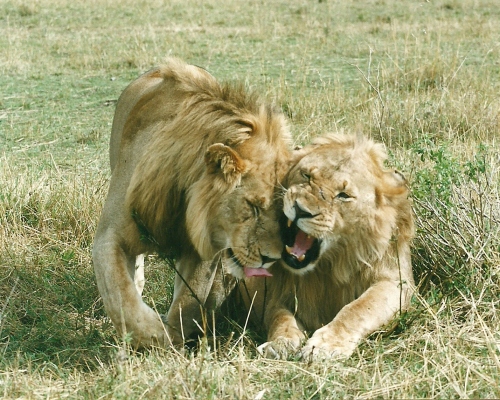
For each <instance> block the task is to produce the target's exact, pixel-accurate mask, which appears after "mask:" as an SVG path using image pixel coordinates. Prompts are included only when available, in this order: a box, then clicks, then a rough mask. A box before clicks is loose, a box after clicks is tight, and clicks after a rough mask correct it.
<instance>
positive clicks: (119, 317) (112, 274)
mask: <svg viewBox="0 0 500 400" xmlns="http://www.w3.org/2000/svg"><path fill="white" fill-rule="evenodd" d="M118 243H119V240H118V239H117V235H115V234H114V233H113V232H112V230H105V229H100V230H99V229H98V232H97V235H96V238H95V244H94V248H93V259H94V270H95V275H96V280H97V286H98V289H99V292H100V294H101V297H102V300H103V303H104V308H105V309H106V313H107V314H108V316H109V317H110V318H111V320H112V321H113V324H114V326H115V328H116V330H117V331H118V333H119V334H120V335H125V334H131V335H132V343H133V345H134V346H137V347H141V346H150V345H159V346H167V345H169V343H170V340H169V337H168V333H167V330H166V329H165V327H164V325H163V323H162V322H161V319H160V318H159V316H158V314H157V313H156V312H155V311H153V310H152V309H151V308H150V307H148V306H147V305H146V304H145V303H144V302H143V301H142V298H141V295H140V293H139V291H138V288H136V285H135V283H134V279H133V277H134V270H135V268H136V257H135V255H129V254H127V252H126V250H124V249H123V248H122V247H121V246H120V245H119V244H118Z"/></svg>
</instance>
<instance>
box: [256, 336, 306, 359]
mask: <svg viewBox="0 0 500 400" xmlns="http://www.w3.org/2000/svg"><path fill="white" fill-rule="evenodd" d="M299 347H300V343H294V341H293V340H291V339H287V338H284V337H280V338H277V339H275V340H273V341H271V342H266V343H263V344H261V345H260V346H259V347H257V351H258V352H259V354H260V355H261V356H263V357H265V358H269V359H272V360H287V359H288V358H289V357H294V356H296V355H297V352H298V349H299Z"/></svg>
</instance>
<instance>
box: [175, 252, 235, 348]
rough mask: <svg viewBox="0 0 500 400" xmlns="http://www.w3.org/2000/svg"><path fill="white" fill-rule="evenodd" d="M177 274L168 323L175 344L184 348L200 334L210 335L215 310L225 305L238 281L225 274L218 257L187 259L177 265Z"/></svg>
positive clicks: (190, 257)
mask: <svg viewBox="0 0 500 400" xmlns="http://www.w3.org/2000/svg"><path fill="white" fill-rule="evenodd" d="M176 273H177V276H176V278H175V287H174V298H173V300H172V304H171V306H170V309H169V311H168V314H167V317H166V324H167V326H168V327H169V329H170V330H169V332H172V334H173V336H172V341H173V343H174V344H175V345H181V344H183V343H184V342H185V341H186V340H188V339H190V338H192V337H193V336H195V335H196V334H198V335H206V334H207V330H208V328H209V326H208V323H209V322H211V321H209V318H211V311H213V310H217V309H218V308H219V307H220V306H221V304H222V303H223V302H224V300H225V299H226V298H227V296H228V295H229V293H230V292H231V290H232V289H233V288H234V286H235V283H236V280H235V279H234V278H232V277H228V276H226V275H224V273H223V270H222V266H221V263H220V260H219V258H218V257H217V258H215V259H214V260H213V261H201V259H200V258H199V257H198V256H197V255H195V254H191V255H185V256H183V257H182V258H181V259H180V260H179V261H178V262H177V264H176ZM210 326H211V324H210Z"/></svg>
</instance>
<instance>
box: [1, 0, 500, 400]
mask: <svg viewBox="0 0 500 400" xmlns="http://www.w3.org/2000/svg"><path fill="white" fill-rule="evenodd" d="M167 55H175V56H178V57H181V58H183V59H185V60H187V61H188V62H191V63H194V64H197V65H200V66H203V67H205V68H207V69H208V70H209V71H211V72H212V73H213V74H214V75H215V76H216V77H217V78H219V79H220V80H238V81H243V82H245V83H246V85H247V86H248V87H250V88H253V89H255V90H258V91H259V92H260V93H262V95H263V96H265V97H267V98H268V99H269V100H271V101H274V102H275V103H276V104H278V105H279V106H281V107H282V108H283V110H284V111H285V112H286V114H287V115H288V117H289V119H290V123H291V126H292V131H293V134H294V137H295V140H296V142H297V143H306V142H308V141H309V140H310V138H311V137H313V136H314V135H317V134H320V133H322V132H326V131H337V130H340V129H346V130H358V131H362V132H364V133H365V134H366V135H369V136H371V137H373V138H375V139H377V140H380V141H382V142H384V143H385V144H386V146H387V147H388V148H389V149H390V155H391V157H390V163H391V164H392V165H395V166H397V167H398V168H399V169H401V170H402V171H403V172H404V173H405V174H406V176H407V178H409V180H410V181H411V187H412V197H413V199H414V209H415V213H416V215H417V228H418V231H417V237H416V239H415V242H414V266H415V275H416V278H417V280H418V282H419V284H420V290H419V295H418V296H416V297H415V299H414V301H413V307H412V309H411V310H410V312H409V313H408V314H407V315H406V316H404V317H403V318H402V319H401V320H400V321H399V322H400V323H399V325H398V326H397V328H396V329H392V330H388V331H385V332H379V333H376V334H374V335H372V336H371V337H370V338H368V339H367V340H366V341H364V342H363V343H361V345H360V346H359V349H358V351H357V352H356V353H355V354H354V355H353V356H352V357H351V358H350V359H349V360H346V361H338V360H337V361H326V362H317V363H314V364H306V363H303V362H300V361H293V360H290V361H270V360H265V359H261V358H260V357H258V356H257V354H256V350H255V345H256V344H259V343H260V342H261V341H262V340H263V338H261V337H258V336H256V335H255V334H253V333H252V331H251V330H247V331H246V330H244V329H243V327H241V326H237V325H233V326H231V325H230V326H229V327H227V326H226V327H223V328H221V329H223V332H226V333H229V332H231V331H232V332H234V334H233V335H232V336H231V335H226V338H222V339H219V340H214V338H212V337H208V338H206V339H205V340H204V341H202V342H201V344H200V347H199V351H197V352H188V353H186V354H180V353H177V352H173V351H161V350H151V351H145V352H141V353H134V352H133V351H131V350H130V349H129V348H128V347H127V346H126V344H124V343H122V342H121V341H120V340H119V339H117V338H116V337H115V335H114V330H113V328H112V326H111V324H110V322H109V320H108V319H107V318H106V316H105V314H104V310H103V307H102V303H101V301H100V299H99V295H98V292H97V289H96V285H95V282H94V277H93V270H92V263H91V246H92V239H93V234H94V231H95V228H96V223H97V220H98V216H99V214H100V209H101V206H102V204H103V200H104V196H105V194H106V191H107V186H108V181H109V175H110V174H109V166H108V155H107V151H108V138H109V132H110V128H111V121H112V116H113V111H114V105H115V102H116V99H117V98H118V96H119V94H120V92H121V91H122V90H123V89H124V87H125V86H126V85H127V83H128V82H130V81H131V80H132V79H134V78H135V77H137V76H138V75H139V74H140V73H142V72H144V71H146V70H147V69H149V68H151V67H152V66H154V65H156V64H158V63H160V62H161V61H162V59H164V57H165V56H167ZM499 138H500V7H498V4H497V1H496V0H490V1H487V0H436V1H434V0H430V1H419V0H415V1H409V0H408V1H396V0H366V1H361V0H354V1H348V2H346V1H339V0H324V1H321V0H320V1H319V2H318V1H317V0H315V1H313V0H308V1H305V0H287V1H272V2H271V1H268V2H264V1H260V0H258V1H243V0H229V1H223V2H221V1H217V0H209V1H205V2H201V1H193V0H183V1H177V0H172V1H167V0H166V1H162V0H159V1H150V0H141V1H131V0H130V1H128V0H118V1H115V0H90V1H85V2H83V1H81V2H78V1H71V0H43V1H42V0H4V1H2V2H1V3H0V397H4V398H44V399H50V398H63V397H69V398H91V399H93V398H162V397H163V398H178V399H182V398H189V399H191V398H197V399H208V398H213V399H220V398H227V399H233V398H241V399H277V398H281V399H308V398H312V399H333V398H346V397H347V398H373V397H391V398H415V397H418V398H451V397H453V398H456V397H460V398H468V397H476V398H478V397H479V398H498V397H500V387H499V386H500V379H499V376H500V315H499V313H498V312H499V309H500V300H499V299H500V286H499V280H500V254H499V253H500V231H499V230H500V228H499V226H500V224H499V220H500V202H499V180H500V158H499V146H500V143H499ZM146 274H147V279H148V284H147V287H146V291H145V297H146V300H147V301H148V302H149V303H150V304H154V305H155V307H156V308H157V309H158V310H159V311H161V312H164V311H166V309H167V307H168V304H169V301H170V296H171V291H172V288H171V283H170V282H171V277H172V272H171V270H170V269H169V267H168V266H167V265H166V264H165V263H162V262H160V261H158V260H157V259H155V258H151V259H150V265H149V268H148V269H147V270H146ZM168 277H170V279H169V278H168ZM228 336H231V337H230V338H228Z"/></svg>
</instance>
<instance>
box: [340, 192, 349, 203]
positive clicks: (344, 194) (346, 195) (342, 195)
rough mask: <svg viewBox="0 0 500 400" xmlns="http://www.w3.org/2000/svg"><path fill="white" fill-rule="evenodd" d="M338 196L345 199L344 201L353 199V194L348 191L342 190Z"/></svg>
mask: <svg viewBox="0 0 500 400" xmlns="http://www.w3.org/2000/svg"><path fill="white" fill-rule="evenodd" d="M336 197H337V199H339V200H343V201H345V200H349V199H351V198H352V197H351V196H349V195H348V194H347V193H346V192H340V193H339V194H337V196H336Z"/></svg>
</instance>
